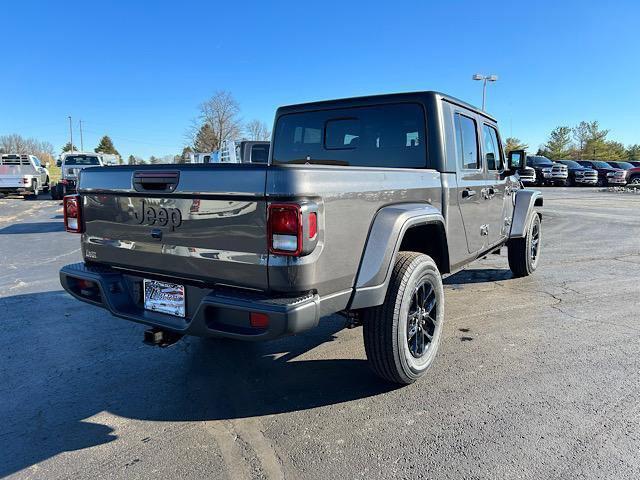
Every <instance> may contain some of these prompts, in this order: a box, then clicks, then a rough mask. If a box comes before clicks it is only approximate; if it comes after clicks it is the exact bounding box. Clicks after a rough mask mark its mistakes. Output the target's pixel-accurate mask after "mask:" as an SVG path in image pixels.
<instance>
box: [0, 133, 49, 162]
mask: <svg viewBox="0 0 640 480" xmlns="http://www.w3.org/2000/svg"><path fill="white" fill-rule="evenodd" d="M0 153H18V154H21V155H26V154H31V155H35V156H37V157H38V158H39V159H40V160H42V161H43V162H51V161H53V153H54V149H53V145H51V143H49V142H44V141H42V140H37V139H35V138H25V137H23V136H22V135H18V134H17V133H13V134H11V135H2V136H0Z"/></svg>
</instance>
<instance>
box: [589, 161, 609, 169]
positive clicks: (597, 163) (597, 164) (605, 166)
mask: <svg viewBox="0 0 640 480" xmlns="http://www.w3.org/2000/svg"><path fill="white" fill-rule="evenodd" d="M593 164H594V165H595V166H596V167H597V168H611V165H609V164H608V163H606V162H593Z"/></svg>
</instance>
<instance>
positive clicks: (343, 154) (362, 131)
mask: <svg viewBox="0 0 640 480" xmlns="http://www.w3.org/2000/svg"><path fill="white" fill-rule="evenodd" d="M424 118H425V117H424V113H423V110H422V107H421V106H420V105H418V104H414V103H402V104H389V105H380V106H372V107H357V108H348V109H336V110H323V111H317V112H302V113H293V114H288V115H283V116H281V117H280V118H279V119H278V123H277V124H276V133H275V136H274V142H275V143H274V146H273V149H274V150H273V163H274V164H285V163H302V164H304V163H310V164H313V163H318V164H328V165H351V166H358V167H396V168H424V167H425V166H426V165H427V158H426V157H427V155H426V147H425V119H424Z"/></svg>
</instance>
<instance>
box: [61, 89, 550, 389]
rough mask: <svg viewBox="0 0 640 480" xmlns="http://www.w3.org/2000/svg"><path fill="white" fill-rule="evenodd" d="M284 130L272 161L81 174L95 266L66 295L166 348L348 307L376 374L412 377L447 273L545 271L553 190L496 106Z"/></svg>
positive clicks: (363, 106)
mask: <svg viewBox="0 0 640 480" xmlns="http://www.w3.org/2000/svg"><path fill="white" fill-rule="evenodd" d="M274 127H275V128H274V133H273V138H272V147H273V148H272V149H271V152H270V154H269V160H268V163H267V164H264V165H256V164H235V165H224V164H217V165H164V166H159V165H149V166H148V167H147V166H144V167H143V166H137V165H136V166H115V167H109V168H88V169H86V170H84V171H83V172H82V176H81V177H80V184H79V187H78V194H77V195H72V196H67V197H65V202H64V216H65V224H66V227H67V230H69V231H72V232H77V233H80V234H81V246H82V255H83V258H84V263H78V264H73V265H67V266H65V267H64V268H62V270H61V271H60V280H61V283H62V285H63V287H64V288H65V289H66V290H67V291H68V292H69V293H70V294H71V295H73V296H74V297H76V298H77V299H79V300H82V301H84V302H88V303H90V304H93V305H98V306H101V307H104V308H106V309H108V310H109V311H110V312H111V313H112V314H114V315H116V316H118V317H122V318H125V319H127V320H131V321H134V322H140V323H142V324H146V325H149V326H151V327H152V328H151V329H150V330H147V332H145V333H146V334H145V339H146V341H147V342H150V343H155V344H160V345H167V344H170V343H172V342H173V341H175V339H177V338H179V337H180V336H182V335H185V334H189V335H197V336H211V337H225V338H231V339H241V340H267V339H273V338H276V337H280V336H283V335H287V334H294V333H298V332H302V331H304V330H307V329H310V328H313V327H315V326H316V325H318V322H320V321H321V318H322V317H323V316H326V315H329V314H332V313H336V312H340V313H343V314H344V315H345V316H346V317H347V318H348V319H349V322H351V324H352V325H357V324H362V326H363V336H364V345H365V349H366V354H367V357H368V359H369V362H370V364H371V366H372V368H373V370H374V371H375V373H377V374H378V375H379V376H381V377H382V378H384V379H386V380H388V381H391V382H395V383H400V384H408V383H411V382H413V381H415V380H416V379H417V378H418V377H420V376H421V375H423V374H424V373H425V371H426V370H427V369H428V368H429V367H430V365H431V364H432V362H433V360H434V357H435V355H436V352H437V350H438V345H439V343H440V340H441V336H442V325H443V321H444V293H443V286H442V276H443V275H449V274H451V273H453V272H456V271H458V270H460V269H461V268H463V267H464V266H465V265H467V264H469V263H470V262H472V261H474V260H476V259H478V258H479V257H482V256H484V255H486V254H488V253H490V252H495V251H496V250H498V249H500V248H501V247H504V246H506V247H508V258H509V265H510V267H511V270H512V271H513V273H514V275H515V276H525V275H529V274H530V273H532V272H533V271H534V270H535V269H536V266H537V264H538V261H539V257H540V247H541V243H540V241H541V214H540V211H539V207H541V206H542V202H543V199H542V196H541V194H540V192H538V191H534V190H526V189H523V188H522V185H521V183H520V181H519V179H518V176H517V171H518V170H519V169H522V168H523V167H524V162H525V158H526V157H525V153H524V152H523V151H516V152H511V153H510V154H509V159H508V161H507V160H506V159H505V156H504V153H503V150H502V147H501V145H502V142H501V139H500V134H499V133H498V129H497V124H496V120H495V119H494V118H492V117H491V116H489V115H487V114H486V113H485V112H483V111H480V110H478V109H477V108H475V107H472V106H471V105H468V104H466V103H464V102H461V101H460V100H457V99H455V98H452V97H449V96H446V95H443V94H440V93H436V92H418V93H406V94H392V95H380V96H370V97H361V98H350V99H343V100H334V101H325V102H317V103H308V104H302V105H293V106H287V107H282V108H279V109H278V111H277V112H276V117H275V124H274ZM196 204H197V208H196V209H194V208H193V206H194V205H196ZM470 307H471V308H472V306H470Z"/></svg>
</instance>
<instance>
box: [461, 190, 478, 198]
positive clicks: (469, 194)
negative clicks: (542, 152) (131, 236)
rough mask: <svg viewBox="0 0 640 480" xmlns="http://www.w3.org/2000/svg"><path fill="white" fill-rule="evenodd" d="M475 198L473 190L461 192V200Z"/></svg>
mask: <svg viewBox="0 0 640 480" xmlns="http://www.w3.org/2000/svg"><path fill="white" fill-rule="evenodd" d="M475 196H476V191H475V190H463V191H462V198H471V197H475Z"/></svg>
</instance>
